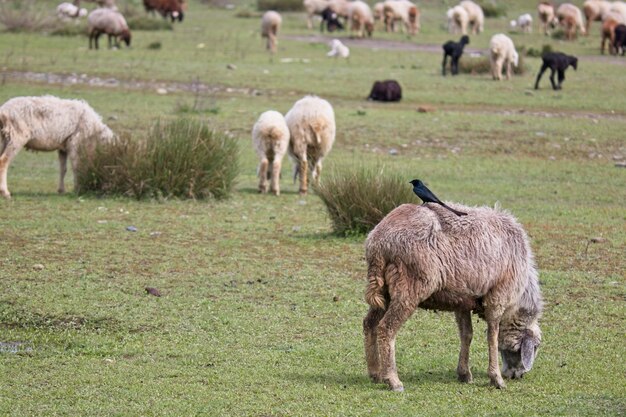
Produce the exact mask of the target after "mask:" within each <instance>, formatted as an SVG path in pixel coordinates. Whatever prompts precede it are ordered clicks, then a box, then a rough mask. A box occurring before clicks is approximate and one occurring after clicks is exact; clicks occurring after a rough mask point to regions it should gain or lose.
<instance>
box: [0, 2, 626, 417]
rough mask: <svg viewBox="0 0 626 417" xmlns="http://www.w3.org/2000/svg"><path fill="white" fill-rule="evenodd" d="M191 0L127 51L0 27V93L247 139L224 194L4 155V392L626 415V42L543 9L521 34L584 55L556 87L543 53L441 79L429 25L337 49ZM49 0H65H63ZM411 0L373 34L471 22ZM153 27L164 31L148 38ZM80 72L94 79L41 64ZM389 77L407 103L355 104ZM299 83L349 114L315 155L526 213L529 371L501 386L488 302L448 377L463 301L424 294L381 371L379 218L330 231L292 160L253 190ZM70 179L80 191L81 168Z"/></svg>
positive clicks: (32, 407) (58, 397) (162, 411)
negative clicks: (89, 181) (272, 40)
mask: <svg viewBox="0 0 626 417" xmlns="http://www.w3.org/2000/svg"><path fill="white" fill-rule="evenodd" d="M118 3H124V2H122V1H118ZM188 3H189V10H188V13H187V15H186V16H185V21H184V22H183V23H182V24H175V25H174V30H173V31H135V32H133V43H132V47H131V48H130V49H126V48H122V49H121V50H107V49H106V48H103V49H101V50H99V51H97V52H96V51H89V50H88V49H87V45H88V41H87V37H81V36H74V37H61V36H48V35H46V34H43V33H7V32H0V102H4V101H6V100H7V99H9V98H11V97H14V96H21V95H41V94H53V95H57V96H60V97H66V98H83V99H85V100H87V101H88V102H89V103H90V104H91V105H92V106H93V107H94V108H95V109H96V110H97V111H98V112H99V113H100V114H101V115H102V116H103V119H104V121H105V122H106V123H107V124H108V125H109V126H110V127H111V128H112V129H113V130H114V131H116V132H118V133H131V134H133V135H134V134H137V135H140V134H142V133H144V132H146V131H147V130H148V129H149V128H150V126H151V125H152V124H153V123H154V122H155V120H157V119H161V120H163V119H174V118H176V117H179V116H181V115H184V116H186V117H193V118H197V119H198V120H202V121H205V122H206V123H208V124H209V125H210V126H212V127H213V128H215V129H217V130H219V131H225V132H228V133H229V134H230V135H232V136H233V137H235V138H237V140H238V141H239V142H240V147H241V161H240V166H241V172H240V175H239V176H238V179H237V187H236V190H235V192H234V194H233V196H232V197H231V198H230V199H228V200H226V201H220V202H216V201H212V200H209V201H190V200H185V201H183V200H164V201H163V200H159V201H157V200H154V201H141V202H138V201H135V200H132V199H125V198H102V199H99V198H95V197H78V196H76V195H75V194H73V193H68V194H66V195H63V196H59V195H57V194H56V188H57V180H58V166H57V157H56V155H55V154H54V153H31V152H26V151H23V152H21V153H20V154H19V155H18V157H17V158H16V159H15V161H14V163H13V164H12V166H11V168H10V169H9V176H8V182H9V189H10V191H11V193H12V195H13V198H12V199H11V200H2V201H0V210H1V212H2V214H1V216H0V415H12V416H26V415H33V416H40V415H72V416H75V415H81V416H82V415H89V416H91V415H172V416H184V415H215V416H258V417H261V416H313V415H315V416H370V415H379V416H390V415H395V416H417V415H432V416H442V415H459V416H461V415H463V416H472V415H502V416H528V415H542V416H547V415H550V416H552V415H563V416H574V415H581V416H583V415H589V416H598V415H607V416H613V415H624V414H626V388H625V387H626V365H624V357H626V347H625V346H626V345H625V344H624V329H625V328H626V326H625V325H626V303H625V301H626V256H625V254H626V169H625V168H621V167H617V166H616V164H617V163H620V162H624V160H625V159H626V139H625V138H624V132H625V131H626V109H625V108H624V91H626V79H625V78H624V77H623V71H624V65H626V59H625V58H623V57H611V56H604V57H601V56H600V53H599V49H600V48H599V47H600V36H599V31H600V29H599V24H598V23H597V22H595V23H594V25H593V26H592V31H591V35H590V36H589V37H585V38H581V39H579V40H577V41H575V42H563V41H557V40H552V39H550V38H547V37H544V36H543V35H542V34H540V33H539V31H538V28H537V25H536V24H535V26H534V32H533V34H531V35H521V34H511V37H512V39H513V40H514V42H515V44H516V45H517V46H518V48H519V47H520V46H522V45H523V46H525V47H526V48H529V47H533V48H538V49H540V48H541V47H542V45H544V44H548V43H549V44H551V45H552V46H553V49H556V50H561V51H564V52H567V53H571V54H576V55H578V56H579V58H580V62H579V68H578V71H573V70H572V69H569V70H568V72H567V73H566V76H567V80H566V81H565V83H564V86H563V90H561V91H558V92H554V91H552V89H550V88H549V81H548V78H547V75H549V74H546V75H544V79H543V80H542V84H541V89H540V90H538V91H535V90H533V89H532V87H533V85H534V78H535V76H536V73H537V71H538V69H539V66H540V60H539V59H537V58H529V57H525V64H526V66H527V70H526V72H525V73H524V74H523V75H520V76H516V77H514V78H513V79H512V80H511V81H509V82H499V83H498V82H494V81H492V80H491V77H490V76H488V75H460V76H458V77H454V78H452V77H446V78H444V77H442V76H441V68H440V65H441V54H440V53H439V50H438V49H437V48H438V47H437V48H435V49H436V51H437V52H429V51H426V50H404V49H389V48H385V45H388V43H381V46H380V47H376V48H373V49H372V48H366V47H361V46H359V45H358V43H359V42H358V41H354V43H351V56H350V59H349V60H348V61H340V60H334V59H329V58H326V56H325V54H326V52H327V51H328V49H329V48H328V47H327V45H326V44H325V42H327V41H328V40H330V39H331V38H330V37H326V38H323V39H324V42H321V43H320V42H318V41H317V39H320V38H319V32H318V31H317V30H312V31H308V30H307V29H306V25H305V17H304V13H288V14H285V15H284V18H283V20H284V24H283V29H282V31H281V34H280V36H279V50H278V53H277V55H276V56H275V57H273V58H270V56H269V55H268V54H267V53H266V51H265V50H264V43H263V41H262V40H261V38H260V35H259V27H260V23H259V19H258V18H247V19H244V18H237V17H235V15H236V13H237V11H238V10H240V9H242V8H249V9H251V10H252V9H253V5H252V4H243V3H242V4H240V3H236V7H235V9H234V10H229V9H225V8H220V7H210V6H209V5H207V4H205V3H201V2H200V1H198V0H188ZM421 3H423V4H421ZM578 3H581V2H577V4H578ZM38 4H39V5H40V7H42V8H46V7H47V8H49V9H50V10H51V11H52V10H53V9H54V7H55V5H56V2H52V1H40V2H39V3H38ZM420 4H421V5H422V6H423V19H422V28H423V33H421V34H419V35H417V36H415V37H414V38H412V39H407V38H406V37H404V36H403V35H402V34H400V33H397V34H388V33H382V32H380V31H377V32H375V33H374V40H380V41H388V42H391V41H395V42H403V43H404V44H406V45H408V46H413V45H418V46H419V45H434V46H437V45H440V44H442V43H443V42H444V41H447V40H448V39H452V38H456V36H451V35H448V34H447V33H446V32H445V31H444V30H443V24H444V19H443V16H444V15H445V14H444V13H445V10H446V8H447V7H449V6H450V5H451V4H452V3H450V2H447V3H446V4H444V2H441V1H424V2H420ZM506 4H507V7H508V12H509V16H507V17H506V18H498V19H488V20H487V21H486V24H485V27H486V32H485V33H483V34H481V35H479V36H474V37H472V40H471V44H470V46H469V47H470V48H473V49H485V48H486V47H487V45H488V42H489V38H490V37H491V35H492V34H494V33H498V32H505V33H506V32H507V31H508V27H507V25H508V20H510V19H511V18H513V17H516V16H518V15H519V14H520V13H522V12H531V14H533V16H535V7H536V2H531V1H526V0H516V1H511V2H506ZM579 5H580V4H579ZM89 6H90V7H93V6H91V5H89ZM136 6H137V9H138V10H139V11H140V12H141V13H143V11H141V9H140V8H139V6H140V4H139V2H136ZM51 13H52V12H51ZM155 19H156V18H155ZM337 36H338V37H340V38H342V39H344V38H345V40H346V41H349V39H347V38H348V34H347V33H345V32H344V33H340V34H339V35H337ZM302 37H305V39H306V40H307V41H303V40H301V39H302ZM157 41H158V42H161V45H162V47H161V48H160V49H150V48H149V45H150V44H151V43H153V42H157ZM102 45H106V42H103V39H101V46H102ZM287 58H290V59H287ZM229 64H232V65H234V66H235V67H236V69H228V68H227V66H228V65H229ZM33 74H35V75H33ZM36 74H41V75H36ZM45 74H48V76H46V75H45ZM72 74H75V76H76V78H75V79H76V80H79V82H73V83H72V82H68V83H58V82H48V81H47V80H55V79H56V78H55V77H53V76H52V75H54V76H70V75H72ZM83 74H84V77H83ZM95 77H97V78H98V79H99V80H104V81H102V82H101V81H97V80H93V79H94V78H95ZM387 78H395V79H397V80H398V81H399V82H400V84H401V85H402V87H403V89H404V91H403V93H404V94H403V96H404V97H403V100H402V101H401V102H400V103H394V104H381V103H373V102H367V101H365V100H364V98H365V97H366V96H367V95H368V93H369V89H370V88H371V85H372V83H373V82H374V81H375V80H380V79H387ZM89 79H91V80H92V82H91V83H90V82H87V81H84V80H89ZM113 79H114V80H113ZM80 80H83V81H80ZM106 80H109V81H108V82H106ZM101 84H106V85H101ZM192 84H193V85H195V87H194V86H193V85H192ZM159 88H163V89H166V90H167V94H160V93H159V92H157V89H159ZM161 93H163V91H161ZM309 93H313V94H317V95H320V96H321V97H323V98H326V99H327V100H329V101H330V102H331V104H333V107H334V109H335V113H336V121H337V139H336V142H335V146H334V148H333V150H332V152H331V153H330V155H329V156H328V157H327V159H326V160H325V172H326V173H328V172H329V171H333V170H340V169H345V167H350V166H383V167H385V170H387V171H388V172H394V173H398V174H400V175H402V176H404V177H406V180H407V187H409V186H410V185H409V184H408V181H409V180H411V179H413V178H421V179H423V180H425V181H426V182H428V184H429V185H430V186H431V188H432V189H433V190H435V191H436V192H437V194H438V195H440V197H443V198H444V199H446V200H451V201H459V202H463V203H466V204H469V205H488V206H493V205H494V204H495V203H496V202H499V203H500V205H501V206H502V207H504V208H506V209H507V210H509V211H511V212H512V213H513V214H514V215H515V216H516V217H517V218H518V219H519V220H520V221H521V222H522V224H523V225H524V226H525V228H526V230H527V231H528V233H529V235H530V237H531V239H532V247H533V250H534V252H535V256H536V260H537V264H538V267H539V270H540V272H541V276H540V280H541V284H542V291H543V295H544V298H545V301H546V308H545V312H544V315H543V319H542V321H541V326H542V331H543V344H542V346H541V349H540V352H539V356H538V357H537V360H536V362H535V366H534V368H533V370H532V371H531V372H529V373H528V374H527V375H526V376H525V377H524V379H522V380H516V381H508V385H507V389H506V390H503V391H499V390H495V389H493V388H492V387H490V386H489V378H488V376H487V346H486V344H487V342H486V325H485V324H484V322H480V323H478V324H476V325H475V332H474V342H473V344H472V352H471V361H472V362H471V364H472V370H473V373H474V380H475V382H474V383H473V384H470V385H464V384H461V383H459V382H457V380H456V373H455V369H456V362H457V357H458V349H459V341H458V337H457V330H456V324H455V322H454V317H453V315H451V314H448V313H434V312H428V311H421V310H420V311H418V312H416V314H415V315H414V317H413V318H412V319H411V320H410V321H409V322H408V323H407V324H406V325H405V326H404V327H403V328H402V330H401V331H400V334H399V337H398V341H397V361H398V371H399V376H400V378H401V379H402V381H403V382H404V385H405V392H404V393H402V394H397V393H393V392H390V391H388V390H387V389H386V387H385V386H384V385H377V384H373V383H371V382H370V381H369V379H368V377H367V372H366V365H365V358H364V353H363V340H362V331H361V321H362V319H363V316H364V315H365V313H366V311H367V305H366V304H365V302H364V300H363V293H364V289H365V272H366V265H365V262H364V248H363V243H364V239H365V237H364V236H352V237H349V238H342V237H337V236H334V235H333V234H332V228H331V223H330V220H329V218H328V216H327V214H326V212H325V207H324V205H323V203H322V202H321V200H320V199H319V198H318V197H317V196H316V195H315V194H313V193H312V194H310V195H308V196H306V197H300V196H299V195H298V194H297V190H298V188H297V185H295V184H293V183H292V181H291V179H290V178H291V163H290V161H288V160H287V159H286V160H285V161H284V164H283V177H282V181H281V191H282V193H281V195H280V196H279V197H275V196H272V195H260V194H258V193H257V179H256V176H255V174H256V164H257V161H256V156H255V154H254V152H253V149H252V146H251V139H250V132H251V129H252V125H253V124H254V122H255V120H256V119H257V117H258V116H259V114H260V113H261V112H263V111H265V110H269V109H275V110H278V111H281V112H283V113H284V112H286V111H287V110H288V109H289V108H290V107H291V105H292V104H293V103H294V102H295V101H296V100H298V99H299V98H301V97H302V96H303V95H305V94H309ZM420 106H429V107H431V108H432V109H433V111H429V112H427V113H420V112H418V111H417V109H418V107H420ZM391 149H395V150H397V155H391V154H390V152H389V151H390V150H391ZM393 153H395V152H393ZM322 181H323V177H322ZM67 182H68V183H69V185H70V187H69V188H70V189H71V184H72V181H71V174H68V178H67ZM408 202H412V203H416V204H417V203H419V200H418V199H417V198H415V199H413V200H411V201H408ZM128 226H135V227H136V228H137V232H130V231H127V230H126V228H127V227H128ZM594 238H598V239H594ZM592 239H594V241H593V242H592V241H591V240H592ZM145 287H155V288H158V289H159V291H160V292H161V293H162V297H160V298H157V297H153V296H151V295H148V294H146V292H145V290H144V288H145Z"/></svg>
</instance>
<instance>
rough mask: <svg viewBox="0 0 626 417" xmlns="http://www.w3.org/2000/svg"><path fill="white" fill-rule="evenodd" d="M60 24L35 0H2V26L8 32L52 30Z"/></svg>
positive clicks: (0, 24)
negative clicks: (7, 0) (5, 0)
mask: <svg viewBox="0 0 626 417" xmlns="http://www.w3.org/2000/svg"><path fill="white" fill-rule="evenodd" d="M58 24H59V22H58V20H57V19H56V17H55V16H52V15H51V14H50V13H49V11H48V10H47V9H45V8H42V7H41V5H38V4H37V2H36V1H35V0H22V1H9V2H0V26H2V27H3V29H4V30H6V31H8V32H38V31H50V30H53V29H55V28H57V27H58Z"/></svg>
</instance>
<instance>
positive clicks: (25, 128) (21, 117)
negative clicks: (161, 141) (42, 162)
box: [0, 96, 113, 198]
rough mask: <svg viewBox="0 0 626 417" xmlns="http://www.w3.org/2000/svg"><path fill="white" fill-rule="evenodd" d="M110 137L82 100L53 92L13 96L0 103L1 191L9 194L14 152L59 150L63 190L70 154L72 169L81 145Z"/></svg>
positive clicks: (89, 145) (91, 145)
mask: <svg viewBox="0 0 626 417" xmlns="http://www.w3.org/2000/svg"><path fill="white" fill-rule="evenodd" d="M112 140H113V132H111V129H109V128H108V127H107V126H106V125H105V124H104V123H102V119H101V118H100V116H99V115H98V114H97V113H96V112H95V111H94V110H93V109H92V108H91V107H90V106H89V104H87V103H86V102H85V101H83V100H66V99H60V98H57V97H53V96H43V97H15V98H12V99H10V100H9V101H7V102H6V103H4V104H3V105H2V106H0V150H1V151H0V195H1V196H3V197H5V198H10V197H11V193H9V189H8V187H7V170H8V168H9V164H10V163H11V161H12V160H13V158H15V156H16V155H17V153H18V152H19V151H20V150H21V149H22V148H26V149H29V150H33V151H58V152H59V164H60V167H61V175H60V178H59V189H58V191H59V193H63V192H65V185H64V178H65V172H66V170H67V157H68V156H69V158H70V162H71V164H72V170H73V172H74V188H76V172H77V167H78V166H79V164H80V149H81V147H83V146H86V147H87V148H86V150H87V151H89V150H92V148H93V147H95V145H96V143H98V142H104V143H108V142H111V141H112Z"/></svg>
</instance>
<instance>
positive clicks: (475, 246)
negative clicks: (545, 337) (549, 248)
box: [363, 203, 543, 391]
mask: <svg viewBox="0 0 626 417" xmlns="http://www.w3.org/2000/svg"><path fill="white" fill-rule="evenodd" d="M448 205H452V206H453V207H454V208H455V209H457V210H461V211H463V212H466V213H467V216H463V217H458V216H456V215H455V214H454V213H451V212H450V211H448V210H447V209H446V208H444V207H441V206H439V205H438V204H431V203H426V204H423V205H421V206H417V205H413V204H403V205H401V206H400V207H397V208H396V209H394V210H393V211H392V212H391V213H389V214H388V215H387V216H385V218H384V219H383V220H382V221H381V222H380V223H379V224H378V225H377V226H376V227H375V228H374V230H372V231H371V232H370V234H369V235H368V237H367V240H366V243H365V257H366V261H367V277H368V285H367V290H366V294H365V300H366V301H367V303H368V304H369V306H370V309H369V312H368V313H367V315H366V316H365V318H364V320H363V332H364V336H365V355H366V359H367V368H368V372H369V375H370V377H371V378H372V380H374V381H375V382H385V383H387V384H388V385H389V387H390V388H391V389H392V390H394V391H403V389H404V387H403V385H402V382H401V381H400V379H399V378H398V372H397V369H396V360H395V340H396V335H397V334H398V331H399V330H400V327H401V326H402V325H403V324H404V322H406V321H407V320H408V318H409V317H410V316H411V315H412V314H413V312H414V311H415V310H416V309H417V308H418V307H420V308H425V309H433V310H443V311H453V312H454V313H455V317H456V321H457V324H458V328H459V333H460V338H461V353H460V355H459V363H458V367H457V374H458V378H459V380H460V381H461V382H471V381H472V373H471V371H470V367H469V348H470V343H471V340H472V312H474V313H475V314H478V316H479V317H481V318H483V319H484V320H486V321H487V329H488V332H487V340H488V344H489V370H488V375H489V379H490V380H491V383H492V384H493V385H495V386H496V387H497V388H504V386H505V384H504V380H503V379H502V374H503V375H504V376H505V377H507V378H521V377H522V375H523V374H524V373H526V372H528V371H529V370H530V369H531V368H532V364H533V362H534V359H535V356H536V353H537V347H538V346H539V343H540V341H541V331H540V329H539V326H538V319H539V317H540V315H541V311H542V308H543V307H542V300H541V292H540V290H539V283H538V277H537V271H536V269H535V265H534V261H533V255H532V252H531V249H530V244H529V242H528V237H527V236H526V233H525V232H524V229H523V228H522V226H521V225H520V224H519V223H518V222H517V220H516V219H515V218H514V217H513V216H511V215H510V214H508V213H506V212H503V211H500V210H498V209H491V208H488V207H478V208H472V207H465V206H462V205H459V204H450V203H448ZM498 351H500V353H501V354H502V362H503V369H502V374H501V373H500V368H499V366H498Z"/></svg>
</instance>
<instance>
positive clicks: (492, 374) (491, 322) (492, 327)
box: [487, 316, 506, 389]
mask: <svg viewBox="0 0 626 417" xmlns="http://www.w3.org/2000/svg"><path fill="white" fill-rule="evenodd" d="M499 331H500V317H499V316H498V317H497V318H495V317H492V318H490V319H487V341H488V343H489V370H488V371H487V374H488V375H489V379H490V380H491V385H493V386H495V387H496V388H498V389H501V388H505V387H506V385H505V384H504V380H503V379H502V375H501V374H500V365H499V364H498V333H499Z"/></svg>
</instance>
